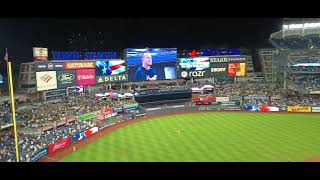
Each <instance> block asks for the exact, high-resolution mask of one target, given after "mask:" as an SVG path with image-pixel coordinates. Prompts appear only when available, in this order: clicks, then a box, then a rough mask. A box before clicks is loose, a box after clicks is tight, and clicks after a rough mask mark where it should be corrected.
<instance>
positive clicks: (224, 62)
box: [209, 56, 247, 77]
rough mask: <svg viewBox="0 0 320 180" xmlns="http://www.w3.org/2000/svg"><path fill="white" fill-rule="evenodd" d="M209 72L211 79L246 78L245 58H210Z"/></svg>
mask: <svg viewBox="0 0 320 180" xmlns="http://www.w3.org/2000/svg"><path fill="white" fill-rule="evenodd" d="M209 60H210V65H211V68H210V72H211V76H213V77H235V76H246V73H247V68H246V57H245V56H217V57H210V59H209Z"/></svg>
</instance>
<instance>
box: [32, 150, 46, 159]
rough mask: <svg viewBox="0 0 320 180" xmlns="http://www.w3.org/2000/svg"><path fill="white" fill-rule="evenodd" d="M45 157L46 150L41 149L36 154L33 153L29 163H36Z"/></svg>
mask: <svg viewBox="0 0 320 180" xmlns="http://www.w3.org/2000/svg"><path fill="white" fill-rule="evenodd" d="M46 155H48V148H43V149H40V150H38V151H37V152H36V153H34V154H33V155H32V156H31V158H30V160H31V162H36V161H38V160H39V159H41V158H42V157H44V156H46Z"/></svg>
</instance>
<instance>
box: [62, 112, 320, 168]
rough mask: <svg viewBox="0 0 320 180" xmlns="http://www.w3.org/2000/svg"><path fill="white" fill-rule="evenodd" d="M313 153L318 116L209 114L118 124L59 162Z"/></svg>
mask: <svg viewBox="0 0 320 180" xmlns="http://www.w3.org/2000/svg"><path fill="white" fill-rule="evenodd" d="M179 131H180V133H179ZM314 156H320V115H316V114H313V115H305V114H266V113H233V112H207V113H196V114H185V115H175V116H168V117H161V118H155V119H152V120H146V121H140V122H137V123H134V124H131V125H128V126H125V127H122V128H120V129H118V130H116V131H114V132H111V133H110V134H108V135H106V136H105V137H102V138H100V139H97V140H96V141H95V142H92V143H91V144H89V145H86V146H85V147H83V148H80V149H78V150H77V151H76V152H74V153H72V154H70V155H68V156H67V157H65V158H64V159H62V161H64V162H238V161H240V162H257V161H262V162H268V161H270V162H279V161H284V162H286V161H304V160H305V159H307V158H310V157H314Z"/></svg>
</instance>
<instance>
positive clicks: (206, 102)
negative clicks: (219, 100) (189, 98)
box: [196, 101, 212, 105]
mask: <svg viewBox="0 0 320 180" xmlns="http://www.w3.org/2000/svg"><path fill="white" fill-rule="evenodd" d="M211 104H212V103H211V102H210V101H197V102H196V105H211Z"/></svg>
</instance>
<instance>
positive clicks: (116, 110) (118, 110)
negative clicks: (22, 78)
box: [113, 107, 123, 112]
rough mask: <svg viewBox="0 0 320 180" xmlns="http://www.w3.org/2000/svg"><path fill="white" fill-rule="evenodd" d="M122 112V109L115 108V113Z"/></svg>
mask: <svg viewBox="0 0 320 180" xmlns="http://www.w3.org/2000/svg"><path fill="white" fill-rule="evenodd" d="M122 111H123V109H122V107H115V108H113V112H122Z"/></svg>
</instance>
